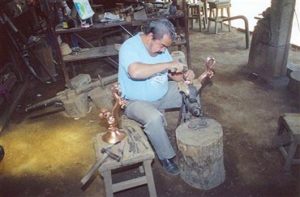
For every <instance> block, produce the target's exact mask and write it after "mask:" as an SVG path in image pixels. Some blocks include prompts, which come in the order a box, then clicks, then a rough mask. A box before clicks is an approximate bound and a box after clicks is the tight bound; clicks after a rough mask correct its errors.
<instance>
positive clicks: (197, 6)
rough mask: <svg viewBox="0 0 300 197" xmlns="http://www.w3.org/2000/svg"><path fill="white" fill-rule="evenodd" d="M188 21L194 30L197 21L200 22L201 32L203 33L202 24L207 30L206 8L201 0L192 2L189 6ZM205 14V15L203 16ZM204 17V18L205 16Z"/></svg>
mask: <svg viewBox="0 0 300 197" xmlns="http://www.w3.org/2000/svg"><path fill="white" fill-rule="evenodd" d="M187 8H188V19H189V21H190V23H191V29H193V20H194V19H196V20H197V21H198V22H199V31H202V22H203V27H204V29H205V28H206V18H205V16H206V7H205V6H204V3H203V2H201V1H200V0H191V1H189V2H188V4H187ZM202 13H203V14H202ZM203 15H204V16H203Z"/></svg>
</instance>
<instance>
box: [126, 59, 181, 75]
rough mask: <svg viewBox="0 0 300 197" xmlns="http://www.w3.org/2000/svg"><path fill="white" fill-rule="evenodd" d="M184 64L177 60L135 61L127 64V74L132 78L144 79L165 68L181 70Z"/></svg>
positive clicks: (165, 69)
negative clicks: (153, 62) (162, 61)
mask: <svg viewBox="0 0 300 197" xmlns="http://www.w3.org/2000/svg"><path fill="white" fill-rule="evenodd" d="M184 66H185V65H184V64H182V63H180V62H178V61H172V62H166V63H159V64H144V63H140V62H135V63H132V64H130V65H129V67H128V74H129V75H130V77H131V78H133V79H146V78H149V77H151V76H152V75H154V74H156V73H160V72H163V71H167V70H170V71H175V72H182V70H183V68H184Z"/></svg>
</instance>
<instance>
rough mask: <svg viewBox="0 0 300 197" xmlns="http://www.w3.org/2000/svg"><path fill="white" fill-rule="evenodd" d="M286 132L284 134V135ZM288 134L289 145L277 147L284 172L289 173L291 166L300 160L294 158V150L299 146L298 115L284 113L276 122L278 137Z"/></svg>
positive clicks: (299, 115) (299, 122)
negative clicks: (282, 159) (281, 158)
mask: <svg viewBox="0 0 300 197" xmlns="http://www.w3.org/2000/svg"><path fill="white" fill-rule="evenodd" d="M285 132H286V133H285ZM283 134H288V136H289V139H290V140H289V143H286V144H284V145H282V146H280V147H279V150H280V152H281V153H282V155H283V157H284V159H285V163H284V167H283V168H284V171H285V172H290V170H291V165H292V164H300V159H299V158H298V159H296V158H295V154H296V150H297V147H298V145H300V113H285V114H283V115H282V116H280V117H279V120H278V135H283Z"/></svg>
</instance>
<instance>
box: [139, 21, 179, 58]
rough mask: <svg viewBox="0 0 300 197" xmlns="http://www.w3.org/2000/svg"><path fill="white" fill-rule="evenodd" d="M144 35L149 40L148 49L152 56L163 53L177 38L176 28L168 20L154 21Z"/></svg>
mask: <svg viewBox="0 0 300 197" xmlns="http://www.w3.org/2000/svg"><path fill="white" fill-rule="evenodd" d="M144 33H145V35H146V36H147V38H148V43H147V44H148V45H147V48H148V50H149V52H150V54H151V55H155V54H160V53H163V52H164V51H165V50H166V48H168V47H169V46H171V44H172V42H173V41H174V40H175V38H176V32H175V28H174V26H173V24H172V23H171V22H170V21H169V20H167V19H159V20H156V21H152V22H151V23H150V24H149V25H148V27H146V28H145V29H144Z"/></svg>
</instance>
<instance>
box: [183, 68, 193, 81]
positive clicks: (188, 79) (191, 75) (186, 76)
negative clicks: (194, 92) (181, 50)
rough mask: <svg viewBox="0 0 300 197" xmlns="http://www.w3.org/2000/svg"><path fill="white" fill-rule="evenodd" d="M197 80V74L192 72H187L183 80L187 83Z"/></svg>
mask: <svg viewBox="0 0 300 197" xmlns="http://www.w3.org/2000/svg"><path fill="white" fill-rule="evenodd" d="M194 78H195V73H194V71H192V70H187V71H186V72H184V73H183V79H184V80H185V81H190V82H191V81H192V80H193V79H194Z"/></svg>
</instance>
